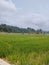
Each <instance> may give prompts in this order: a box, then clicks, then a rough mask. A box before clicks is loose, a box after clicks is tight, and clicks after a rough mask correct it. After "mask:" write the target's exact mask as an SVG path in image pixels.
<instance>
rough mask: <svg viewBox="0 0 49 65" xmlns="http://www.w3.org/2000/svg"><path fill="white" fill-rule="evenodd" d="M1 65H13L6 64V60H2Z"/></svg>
mask: <svg viewBox="0 0 49 65" xmlns="http://www.w3.org/2000/svg"><path fill="white" fill-rule="evenodd" d="M0 65H11V64H9V63H7V62H5V61H4V60H2V59H0Z"/></svg>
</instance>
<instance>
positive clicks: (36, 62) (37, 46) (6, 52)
mask: <svg viewBox="0 0 49 65" xmlns="http://www.w3.org/2000/svg"><path fill="white" fill-rule="evenodd" d="M0 58H5V59H6V60H8V61H9V62H10V63H13V64H15V65H49V35H45V34H39V35H38V34H20V33H18V34H14V33H9V34H8V33H0Z"/></svg>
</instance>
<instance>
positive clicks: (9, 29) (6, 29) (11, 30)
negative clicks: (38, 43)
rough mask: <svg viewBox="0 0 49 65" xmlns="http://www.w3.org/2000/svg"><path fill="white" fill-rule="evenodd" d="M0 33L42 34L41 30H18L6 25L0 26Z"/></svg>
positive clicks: (15, 27)
mask: <svg viewBox="0 0 49 65" xmlns="http://www.w3.org/2000/svg"><path fill="white" fill-rule="evenodd" d="M0 32H8V33H37V34H39V33H43V31H42V29H38V30H35V29H33V28H29V27H28V28H19V27H17V26H10V25H6V24H0Z"/></svg>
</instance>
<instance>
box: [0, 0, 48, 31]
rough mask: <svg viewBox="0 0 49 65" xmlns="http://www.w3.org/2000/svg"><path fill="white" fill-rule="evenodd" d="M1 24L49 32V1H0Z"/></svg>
mask: <svg viewBox="0 0 49 65" xmlns="http://www.w3.org/2000/svg"><path fill="white" fill-rule="evenodd" d="M0 24H7V25H12V26H18V27H21V28H27V27H30V28H34V29H42V30H45V31H49V0H0Z"/></svg>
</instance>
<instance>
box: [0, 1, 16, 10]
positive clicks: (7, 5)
mask: <svg viewBox="0 0 49 65" xmlns="http://www.w3.org/2000/svg"><path fill="white" fill-rule="evenodd" d="M0 9H9V10H13V11H15V10H16V7H15V5H14V3H13V2H12V1H11V0H0Z"/></svg>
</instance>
